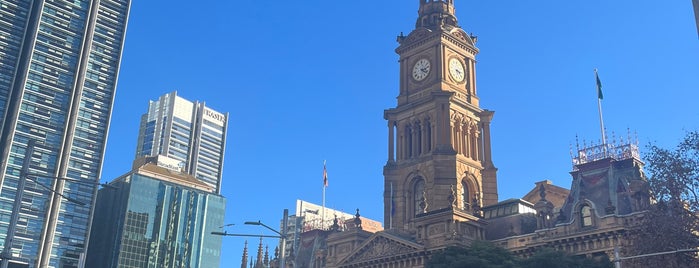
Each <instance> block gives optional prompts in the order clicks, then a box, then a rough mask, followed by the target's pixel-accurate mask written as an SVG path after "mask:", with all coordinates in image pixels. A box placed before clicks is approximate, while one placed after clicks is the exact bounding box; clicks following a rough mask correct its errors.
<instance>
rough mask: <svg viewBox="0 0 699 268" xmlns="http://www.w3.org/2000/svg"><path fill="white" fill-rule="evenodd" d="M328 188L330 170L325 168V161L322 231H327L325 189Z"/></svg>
mask: <svg viewBox="0 0 699 268" xmlns="http://www.w3.org/2000/svg"><path fill="white" fill-rule="evenodd" d="M327 187H328V170H327V169H326V168H325V160H323V204H322V207H323V211H322V212H321V216H320V217H321V219H322V220H321V221H320V229H322V230H325V188H327Z"/></svg>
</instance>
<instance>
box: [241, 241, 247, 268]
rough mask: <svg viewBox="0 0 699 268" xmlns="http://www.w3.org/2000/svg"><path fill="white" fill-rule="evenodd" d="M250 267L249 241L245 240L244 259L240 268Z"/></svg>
mask: <svg viewBox="0 0 699 268" xmlns="http://www.w3.org/2000/svg"><path fill="white" fill-rule="evenodd" d="M247 266H248V241H247V240H245V247H243V259H242V261H241V263H240V268H247Z"/></svg>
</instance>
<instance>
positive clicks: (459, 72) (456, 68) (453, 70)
mask: <svg viewBox="0 0 699 268" xmlns="http://www.w3.org/2000/svg"><path fill="white" fill-rule="evenodd" d="M449 75H451V78H453V79H454V81H456V82H461V81H464V77H465V75H466V72H464V65H463V64H461V62H460V61H459V60H457V59H455V58H451V59H450V60H449Z"/></svg>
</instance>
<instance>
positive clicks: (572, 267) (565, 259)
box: [518, 248, 613, 268]
mask: <svg viewBox="0 0 699 268" xmlns="http://www.w3.org/2000/svg"><path fill="white" fill-rule="evenodd" d="M518 267H521V268H541V267H552V268H612V267H613V265H612V263H611V262H610V261H609V258H607V257H606V255H605V256H602V257H599V258H587V257H583V256H572V255H570V254H568V253H565V252H561V251H556V250H553V249H550V248H547V249H543V250H540V251H539V252H537V253H535V254H534V256H531V257H529V258H527V259H523V260H521V261H520V265H519V266H518Z"/></svg>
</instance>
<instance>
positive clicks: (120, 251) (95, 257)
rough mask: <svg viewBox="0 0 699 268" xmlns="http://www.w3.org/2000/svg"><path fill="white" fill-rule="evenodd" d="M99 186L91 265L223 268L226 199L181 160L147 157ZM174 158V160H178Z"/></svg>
mask: <svg viewBox="0 0 699 268" xmlns="http://www.w3.org/2000/svg"><path fill="white" fill-rule="evenodd" d="M139 161H141V163H135V164H134V170H132V171H131V172H129V173H127V174H126V175H123V176H121V177H119V178H117V179H115V180H113V181H112V182H111V183H110V184H109V186H108V187H103V188H102V189H100V190H99V194H98V198H97V206H96V210H95V220H94V224H93V229H92V235H91V237H90V239H91V242H90V248H89V252H88V257H87V265H86V267H99V268H117V267H118V268H170V267H172V268H175V267H188V268H210V267H219V265H220V263H219V262H220V258H221V242H222V241H221V240H222V239H221V238H222V237H221V236H217V235H212V234H211V232H212V231H220V229H219V227H220V226H222V225H223V224H224V213H225V199H224V198H223V197H222V196H220V195H217V194H215V193H212V192H211V191H212V188H211V187H210V186H209V185H207V184H206V183H203V182H201V181H199V180H197V179H196V178H194V177H193V176H191V175H189V174H185V173H182V172H180V170H181V169H180V168H179V167H178V166H177V165H176V164H172V163H177V162H178V160H175V159H170V158H167V157H164V156H157V157H147V158H141V159H139V160H137V161H136V162H139ZM173 161H174V162H173Z"/></svg>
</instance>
